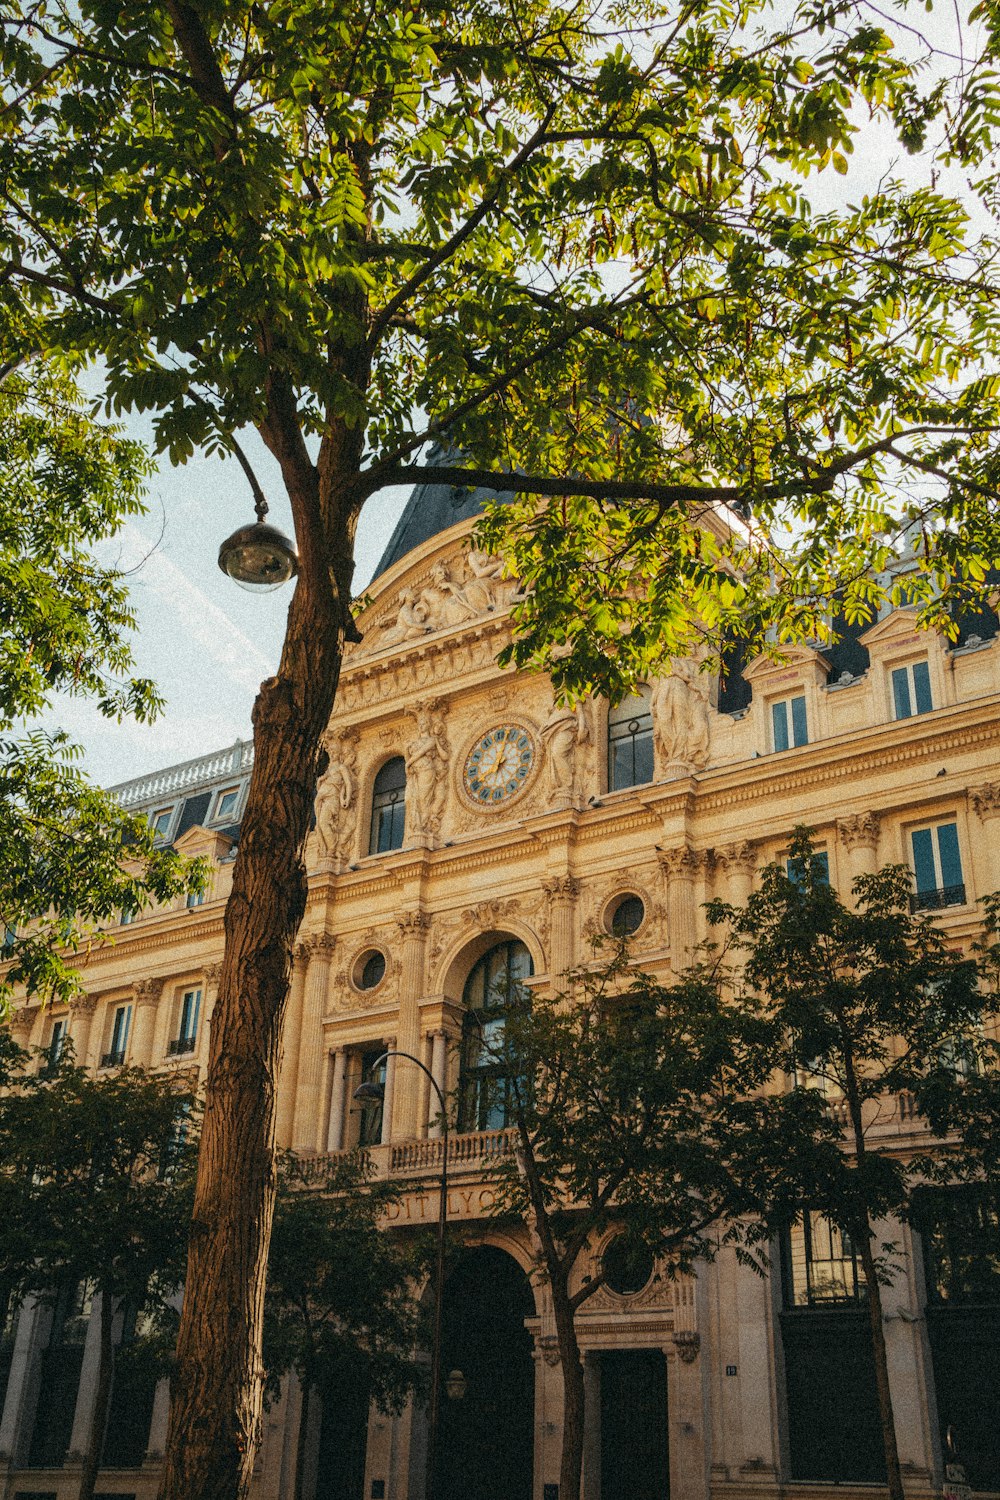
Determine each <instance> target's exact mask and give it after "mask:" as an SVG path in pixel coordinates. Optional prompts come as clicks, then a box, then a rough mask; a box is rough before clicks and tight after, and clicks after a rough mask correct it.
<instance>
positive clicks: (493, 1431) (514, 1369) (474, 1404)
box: [439, 1245, 535, 1500]
mask: <svg viewBox="0 0 1000 1500" xmlns="http://www.w3.org/2000/svg"><path fill="white" fill-rule="evenodd" d="M534 1311H535V1303H534V1298H533V1296H532V1294H531V1288H530V1286H529V1285H528V1280H527V1277H526V1276H525V1274H524V1272H523V1271H522V1270H521V1268H520V1266H519V1265H518V1264H517V1262H516V1261H515V1260H513V1259H512V1258H511V1256H509V1255H507V1254H505V1253H504V1251H502V1250H497V1249H495V1248H494V1247H493V1246H489V1245H483V1246H480V1247H478V1248H477V1249H475V1250H469V1251H467V1252H466V1253H465V1254H464V1255H463V1256H462V1258H461V1260H460V1261H459V1263H458V1265H457V1266H456V1267H455V1270H454V1271H453V1272H452V1274H451V1275H450V1276H449V1277H448V1280H447V1282H446V1283H445V1293H444V1308H443V1330H442V1343H441V1352H442V1360H441V1365H442V1372H443V1374H444V1376H445V1377H447V1376H448V1375H449V1373H451V1372H452V1371H456V1370H459V1371H461V1373H462V1375H463V1376H464V1377H465V1392H464V1395H463V1396H462V1398H461V1399H460V1400H456V1399H455V1398H454V1397H449V1396H447V1395H446V1394H444V1393H442V1401H441V1433H440V1450H439V1451H440V1477H441V1483H440V1491H441V1500H531V1480H532V1435H533V1430H534V1406H535V1391H534V1363H533V1361H532V1358H531V1335H530V1334H529V1333H528V1332H527V1330H526V1329H525V1327H524V1320H525V1318H528V1317H531V1316H532V1315H533V1314H534Z"/></svg>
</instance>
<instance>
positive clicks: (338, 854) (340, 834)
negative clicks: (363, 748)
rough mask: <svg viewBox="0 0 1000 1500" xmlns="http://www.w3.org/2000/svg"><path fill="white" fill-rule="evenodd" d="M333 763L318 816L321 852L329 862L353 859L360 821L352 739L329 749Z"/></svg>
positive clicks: (323, 788)
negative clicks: (356, 827)
mask: <svg viewBox="0 0 1000 1500" xmlns="http://www.w3.org/2000/svg"><path fill="white" fill-rule="evenodd" d="M329 751H330V764H329V766H328V767H327V771H326V775H325V776H324V777H323V781H322V783H321V801H320V804H319V809H318V811H317V813H316V833H317V836H318V838H319V847H320V852H321V853H322V854H323V856H324V858H326V859H339V860H346V859H349V858H350V853H351V842H352V840H353V838H354V829H355V825H356V824H357V821H358V778H357V773H356V767H357V755H356V748H355V744H354V739H353V737H352V736H348V735H345V736H344V737H343V738H342V739H339V740H335V741H333V743H332V744H331V745H330V746H329Z"/></svg>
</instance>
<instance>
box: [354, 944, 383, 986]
mask: <svg viewBox="0 0 1000 1500" xmlns="http://www.w3.org/2000/svg"><path fill="white" fill-rule="evenodd" d="M384 978H385V954H384V953H379V951H378V949H377V948H373V949H372V951H371V952H370V953H366V954H363V955H362V957H361V959H359V961H358V969H357V978H356V980H355V983H356V984H357V986H358V989H359V990H373V989H375V988H376V987H377V986H378V985H380V984H381V983H382V980H383V979H384Z"/></svg>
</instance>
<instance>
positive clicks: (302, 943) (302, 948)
mask: <svg viewBox="0 0 1000 1500" xmlns="http://www.w3.org/2000/svg"><path fill="white" fill-rule="evenodd" d="M312 951H313V939H312V938H299V941H298V942H297V943H296V944H295V947H294V948H293V949H292V959H293V961H294V962H295V963H297V964H307V963H308V962H309V957H310V955H311V953H312Z"/></svg>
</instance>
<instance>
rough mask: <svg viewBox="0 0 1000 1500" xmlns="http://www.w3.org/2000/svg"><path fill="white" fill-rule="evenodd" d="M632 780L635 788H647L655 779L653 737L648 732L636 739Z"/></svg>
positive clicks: (638, 735)
mask: <svg viewBox="0 0 1000 1500" xmlns="http://www.w3.org/2000/svg"><path fill="white" fill-rule="evenodd" d="M632 778H633V779H632V785H633V786H645V785H646V783H647V782H649V781H652V779H653V736H652V734H651V733H650V732H648V731H647V732H644V733H640V734H637V735H636V737H635V740H634V762H633V767H632Z"/></svg>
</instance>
